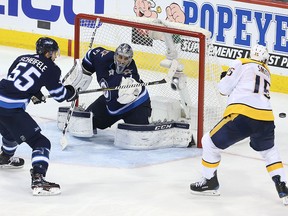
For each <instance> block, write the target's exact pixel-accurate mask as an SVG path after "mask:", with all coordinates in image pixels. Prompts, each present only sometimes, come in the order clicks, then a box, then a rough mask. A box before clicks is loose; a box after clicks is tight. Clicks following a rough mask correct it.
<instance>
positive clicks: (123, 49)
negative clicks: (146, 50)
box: [114, 43, 133, 74]
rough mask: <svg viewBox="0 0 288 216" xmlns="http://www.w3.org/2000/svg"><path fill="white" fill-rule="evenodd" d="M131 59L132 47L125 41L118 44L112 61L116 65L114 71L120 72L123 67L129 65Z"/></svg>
mask: <svg viewBox="0 0 288 216" xmlns="http://www.w3.org/2000/svg"><path fill="white" fill-rule="evenodd" d="M132 59H133V50H132V47H131V46H130V45H129V44H127V43H122V44H120V45H119V46H118V47H117V49H116V50H115V54H114V63H115V65H116V73H118V74H121V73H122V72H123V71H124V69H125V68H126V67H127V66H129V64H130V63H131V62H132Z"/></svg>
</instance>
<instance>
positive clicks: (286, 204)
mask: <svg viewBox="0 0 288 216" xmlns="http://www.w3.org/2000/svg"><path fill="white" fill-rule="evenodd" d="M281 199H282V202H283V204H284V205H285V206H288V196H286V197H282V198H281Z"/></svg>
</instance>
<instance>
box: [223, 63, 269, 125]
mask: <svg viewBox="0 0 288 216" xmlns="http://www.w3.org/2000/svg"><path fill="white" fill-rule="evenodd" d="M218 88H219V91H220V93H221V94H222V95H227V96H228V98H227V107H226V109H225V112H224V117H225V116H228V115H230V114H232V113H237V114H242V115H245V116H248V117H250V118H252V119H257V120H263V121H273V120H274V115H273V112H272V107H271V104H270V95H269V90H270V71H269V68H268V67H267V65H266V64H263V63H261V62H258V61H254V60H251V59H247V58H243V59H236V60H235V61H233V63H232V65H231V66H230V68H229V70H228V71H227V74H226V76H225V77H224V78H222V79H221V80H220V82H219V84H218Z"/></svg>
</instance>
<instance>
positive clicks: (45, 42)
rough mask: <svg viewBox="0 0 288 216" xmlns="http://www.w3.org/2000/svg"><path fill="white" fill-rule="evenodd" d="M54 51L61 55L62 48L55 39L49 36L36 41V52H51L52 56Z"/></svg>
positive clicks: (41, 53)
mask: <svg viewBox="0 0 288 216" xmlns="http://www.w3.org/2000/svg"><path fill="white" fill-rule="evenodd" d="M53 52H55V54H56V56H60V50H59V46H58V43H57V42H56V41H55V40H53V39H52V38H48V37H41V38H39V39H38V40H37V42H36V53H37V54H39V55H46V53H49V55H50V58H51V57H52V55H53Z"/></svg>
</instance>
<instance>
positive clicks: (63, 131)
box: [60, 100, 76, 150]
mask: <svg viewBox="0 0 288 216" xmlns="http://www.w3.org/2000/svg"><path fill="white" fill-rule="evenodd" d="M75 105H76V100H74V101H72V102H71V106H70V108H69V110H68V113H67V119H66V122H65V124H64V128H63V130H62V137H61V140H60V144H61V146H62V150H64V149H65V148H66V147H67V145H68V141H67V138H66V132H67V130H68V125H69V122H70V119H71V116H72V114H73V112H74V108H75Z"/></svg>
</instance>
